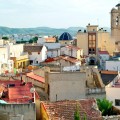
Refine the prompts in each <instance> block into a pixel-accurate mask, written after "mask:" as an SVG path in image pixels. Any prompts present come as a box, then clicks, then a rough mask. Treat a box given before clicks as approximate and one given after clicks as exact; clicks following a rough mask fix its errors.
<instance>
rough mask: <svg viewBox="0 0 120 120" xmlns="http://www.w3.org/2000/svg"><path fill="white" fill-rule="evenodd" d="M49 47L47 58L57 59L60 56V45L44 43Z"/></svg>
mask: <svg viewBox="0 0 120 120" xmlns="http://www.w3.org/2000/svg"><path fill="white" fill-rule="evenodd" d="M44 45H45V46H46V47H47V50H48V51H47V57H48V58H52V57H57V56H60V43H44Z"/></svg>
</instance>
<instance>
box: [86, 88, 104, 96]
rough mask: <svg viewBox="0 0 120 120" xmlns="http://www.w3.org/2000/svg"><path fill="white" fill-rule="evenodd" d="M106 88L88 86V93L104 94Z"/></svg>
mask: <svg viewBox="0 0 120 120" xmlns="http://www.w3.org/2000/svg"><path fill="white" fill-rule="evenodd" d="M104 93H105V88H86V95H90V94H104Z"/></svg>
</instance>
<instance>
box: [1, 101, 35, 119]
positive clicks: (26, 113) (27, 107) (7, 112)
mask: <svg viewBox="0 0 120 120" xmlns="http://www.w3.org/2000/svg"><path fill="white" fill-rule="evenodd" d="M3 113H4V116H3V115H2V114H3ZM3 117H4V118H3ZM1 118H2V119H1ZM0 119H1V120H3V119H4V120H36V107H35V104H34V103H31V104H1V105H0Z"/></svg>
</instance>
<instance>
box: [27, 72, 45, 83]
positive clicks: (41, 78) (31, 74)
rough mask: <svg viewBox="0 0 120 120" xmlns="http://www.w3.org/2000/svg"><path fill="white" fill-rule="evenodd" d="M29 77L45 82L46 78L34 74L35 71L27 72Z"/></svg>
mask: <svg viewBox="0 0 120 120" xmlns="http://www.w3.org/2000/svg"><path fill="white" fill-rule="evenodd" d="M27 77H29V78H32V79H34V80H37V81H39V82H42V83H45V78H43V77H41V76H38V75H36V74H34V73H33V72H30V73H27Z"/></svg>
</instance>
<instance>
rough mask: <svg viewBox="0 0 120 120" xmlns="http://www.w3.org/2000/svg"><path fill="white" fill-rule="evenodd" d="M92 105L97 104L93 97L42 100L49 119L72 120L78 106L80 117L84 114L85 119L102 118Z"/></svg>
mask: <svg viewBox="0 0 120 120" xmlns="http://www.w3.org/2000/svg"><path fill="white" fill-rule="evenodd" d="M93 105H97V104H96V101H95V100H94V99H85V100H78V101H75V100H71V101H66V100H64V101H57V102H42V106H44V109H45V110H46V112H47V114H48V116H49V119H54V120H58V119H61V118H62V120H74V113H75V110H76V106H78V109H79V112H80V117H81V119H83V117H84V116H85V115H86V117H87V120H102V116H101V112H100V111H98V110H97V109H95V108H93Z"/></svg>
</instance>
